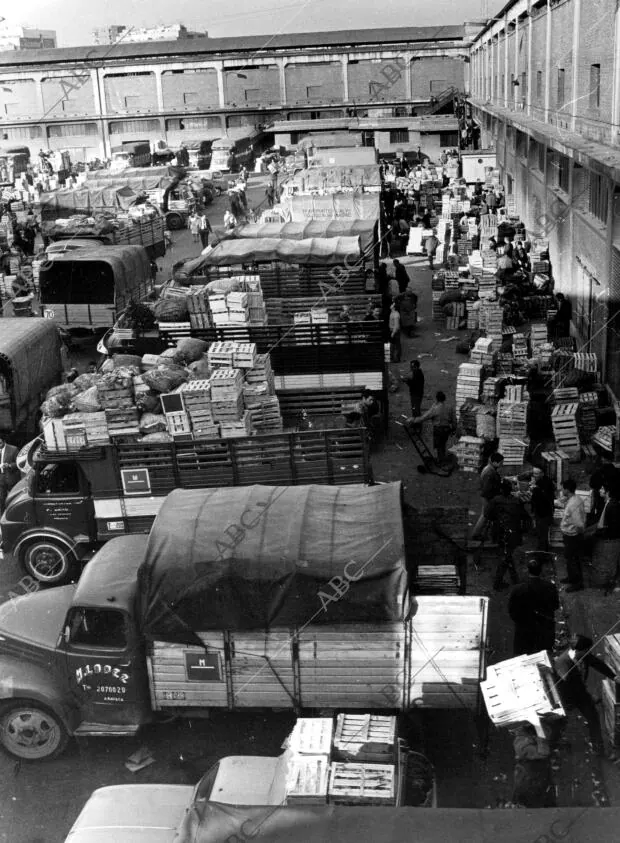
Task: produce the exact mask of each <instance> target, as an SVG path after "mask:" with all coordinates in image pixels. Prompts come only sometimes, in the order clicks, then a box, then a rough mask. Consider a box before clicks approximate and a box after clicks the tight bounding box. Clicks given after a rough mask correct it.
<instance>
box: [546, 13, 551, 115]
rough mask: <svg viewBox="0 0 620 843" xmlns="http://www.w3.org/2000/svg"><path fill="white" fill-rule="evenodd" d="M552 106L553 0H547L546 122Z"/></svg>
mask: <svg viewBox="0 0 620 843" xmlns="http://www.w3.org/2000/svg"><path fill="white" fill-rule="evenodd" d="M550 106H551V0H547V30H546V42H545V122H546V123H548V122H549V108H550Z"/></svg>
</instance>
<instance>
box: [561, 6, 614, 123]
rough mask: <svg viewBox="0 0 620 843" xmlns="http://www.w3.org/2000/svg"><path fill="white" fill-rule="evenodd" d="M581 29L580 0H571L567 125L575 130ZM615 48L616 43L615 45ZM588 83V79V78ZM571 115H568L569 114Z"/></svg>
mask: <svg viewBox="0 0 620 843" xmlns="http://www.w3.org/2000/svg"><path fill="white" fill-rule="evenodd" d="M580 29H581V0H573V52H572V69H571V75H572V79H571V81H572V85H571V102H570V105H569V109H568V111H569V114H568V115H567V117H569V121H570V122H569V125H570V127H571V131H573V132H574V131H575V129H576V127H577V109H578V103H579V48H580V46H581V38H580ZM616 50H617V45H616ZM588 84H590V80H589V79H588ZM570 114H572V115H573V116H572V117H570V116H569V115H570Z"/></svg>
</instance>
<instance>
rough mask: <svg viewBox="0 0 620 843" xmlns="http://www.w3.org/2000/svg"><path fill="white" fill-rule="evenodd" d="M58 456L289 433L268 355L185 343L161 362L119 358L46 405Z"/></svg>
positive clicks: (230, 345)
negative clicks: (129, 445) (113, 446)
mask: <svg viewBox="0 0 620 843" xmlns="http://www.w3.org/2000/svg"><path fill="white" fill-rule="evenodd" d="M41 410H42V416H43V418H42V431H43V436H44V439H45V445H46V447H47V449H48V450H51V451H69V450H75V449H79V448H86V447H95V446H98V445H106V444H109V443H110V442H115V441H117V442H118V441H121V442H128V441H130V442H137V441H139V442H167V441H172V440H176V441H187V440H192V439H196V440H203V439H215V438H220V437H221V438H224V439H226V438H237V437H245V436H250V435H251V434H253V433H269V432H278V431H281V430H282V417H281V414H280V406H279V403H278V399H277V397H276V395H275V387H274V377H273V372H272V370H271V364H270V359H269V355H268V354H262V355H261V354H258V353H257V351H256V345H255V344H253V343H235V342H219V343H213V344H212V345H211V346H210V348H208V351H207V343H206V342H203V341H202V340H196V339H191V338H186V339H181V340H179V342H178V343H177V346H176V348H173V349H169V350H168V351H166V352H165V353H164V354H162V355H159V356H158V355H152V354H146V355H144V357H142V358H140V357H137V356H133V355H122V354H121V355H116V356H115V357H114V358H113V359H111V360H108V361H106V363H105V364H104V366H103V368H102V371H101V372H100V373H96V374H85V375H80V376H79V377H78V378H77V379H76V380H75V381H74V382H73V383H71V384H65V385H63V386H60V387H54V388H53V389H51V390H50V392H49V393H48V395H47V398H46V401H45V402H44V404H43V405H42V408H41Z"/></svg>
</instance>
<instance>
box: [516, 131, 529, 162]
mask: <svg viewBox="0 0 620 843" xmlns="http://www.w3.org/2000/svg"><path fill="white" fill-rule="evenodd" d="M516 151H517V155H518V156H519V158H526V157H527V135H526V134H525V132H519V131H518V130H517V137H516Z"/></svg>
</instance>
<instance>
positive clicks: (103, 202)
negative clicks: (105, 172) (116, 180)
mask: <svg viewBox="0 0 620 843" xmlns="http://www.w3.org/2000/svg"><path fill="white" fill-rule="evenodd" d="M143 192H144V191H136V190H132V188H131V187H128V185H127V184H122V185H120V184H119V185H118V186H115V185H110V184H109V183H106V184H99V185H97V186H95V184H93V186H92V187H91V186H90V185H89V187H88V189H87V188H80V189H77V190H55V191H53V192H52V193H42V194H41V198H40V200H39V201H40V204H41V217H42V219H52V218H53V217H54V216H55V215H58V213H59V212H62V211H64V212H67V211H71V212H73V213H75V214H92V213H94V212H95V211H97V210H102V209H109V210H113V211H126V210H127V209H128V208H131V206H132V205H135V204H136V201H137V199H138V198H139V196H140V195H141V193H143Z"/></svg>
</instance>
